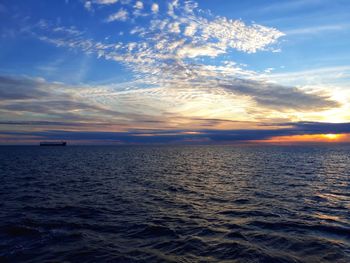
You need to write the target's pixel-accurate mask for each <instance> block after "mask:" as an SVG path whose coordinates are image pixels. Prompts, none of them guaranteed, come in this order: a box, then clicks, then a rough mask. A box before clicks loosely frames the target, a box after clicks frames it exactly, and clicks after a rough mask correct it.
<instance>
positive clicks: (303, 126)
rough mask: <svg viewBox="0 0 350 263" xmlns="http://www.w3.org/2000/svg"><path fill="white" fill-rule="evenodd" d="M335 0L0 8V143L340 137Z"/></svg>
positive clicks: (17, 2) (346, 40)
mask: <svg viewBox="0 0 350 263" xmlns="http://www.w3.org/2000/svg"><path fill="white" fill-rule="evenodd" d="M349 47H350V1H348V0H293V1H292V0H288V1H287V0H266V1H261V0H247V1H235V0H232V1H227V0H215V1H213V0H197V1H192V0H140V1H139V0H53V1H45V0H28V1H21V0H0V144H33V143H38V142H39V141H47V140H66V141H68V142H71V143H72V144H148V143H150V144H154V143H155V144H158V143H160V144H167V143H180V144H181V143H185V144H187V143H188V144H202V143H204V144H216V143H218V144H231V143H242V142H246V143H276V142H277V143H286V142H287V143H288V142H296V143H298V142H302V143H304V142H350V135H349V134H350V63H349V61H350V49H349Z"/></svg>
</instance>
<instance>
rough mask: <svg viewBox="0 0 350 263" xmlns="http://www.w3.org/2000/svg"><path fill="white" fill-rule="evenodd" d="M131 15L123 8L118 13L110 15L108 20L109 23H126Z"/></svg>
mask: <svg viewBox="0 0 350 263" xmlns="http://www.w3.org/2000/svg"><path fill="white" fill-rule="evenodd" d="M128 16H129V13H128V11H126V10H125V9H123V8H121V9H119V11H118V12H117V13H114V14H112V15H110V16H109V17H108V18H107V20H106V21H107V22H113V21H116V20H117V21H126V20H127V19H128Z"/></svg>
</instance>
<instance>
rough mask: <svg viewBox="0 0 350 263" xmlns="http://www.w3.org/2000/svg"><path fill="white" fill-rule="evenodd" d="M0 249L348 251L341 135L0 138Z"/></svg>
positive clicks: (33, 255)
mask: <svg viewBox="0 0 350 263" xmlns="http://www.w3.org/2000/svg"><path fill="white" fill-rule="evenodd" d="M0 160H1V166H0V178H1V180H2V182H1V184H0V196H1V200H2V202H1V203H0V208H1V210H0V261H1V262H2V261H4V262H45V261H46V262H51V261H58V262H225V261H227V262H231V261H232V260H235V261H236V262H350V216H349V209H350V194H349V189H350V173H349V171H350V169H349V167H350V148H349V146H332V147H330V146H327V147H326V146H313V147H294V146H293V147H292V146H290V147H287V146H259V147H253V146H246V147H240V148H237V147H228V146H191V147H185V146H171V147H170V146H169V147H165V146H163V147H141V146H140V147H139V146H137V147H136V146H130V147H129V146H128V147H66V148H60V149H57V148H45V149H43V148H40V147H2V148H0Z"/></svg>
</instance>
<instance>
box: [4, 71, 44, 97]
mask: <svg viewBox="0 0 350 263" xmlns="http://www.w3.org/2000/svg"><path fill="white" fill-rule="evenodd" d="M43 85H44V81H43V80H42V79H30V78H20V79H18V78H14V77H7V76H0V101H8V100H29V99H34V98H41V97H45V96H47V95H48V94H49V93H48V92H47V91H46V90H45V89H44V88H43Z"/></svg>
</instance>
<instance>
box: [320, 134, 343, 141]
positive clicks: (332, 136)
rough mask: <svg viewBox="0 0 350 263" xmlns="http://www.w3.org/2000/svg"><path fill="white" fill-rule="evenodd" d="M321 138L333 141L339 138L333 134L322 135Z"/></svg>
mask: <svg viewBox="0 0 350 263" xmlns="http://www.w3.org/2000/svg"><path fill="white" fill-rule="evenodd" d="M323 136H324V137H325V138H327V139H329V140H335V139H337V138H338V137H339V135H338V134H333V133H329V134H324V135H323Z"/></svg>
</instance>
